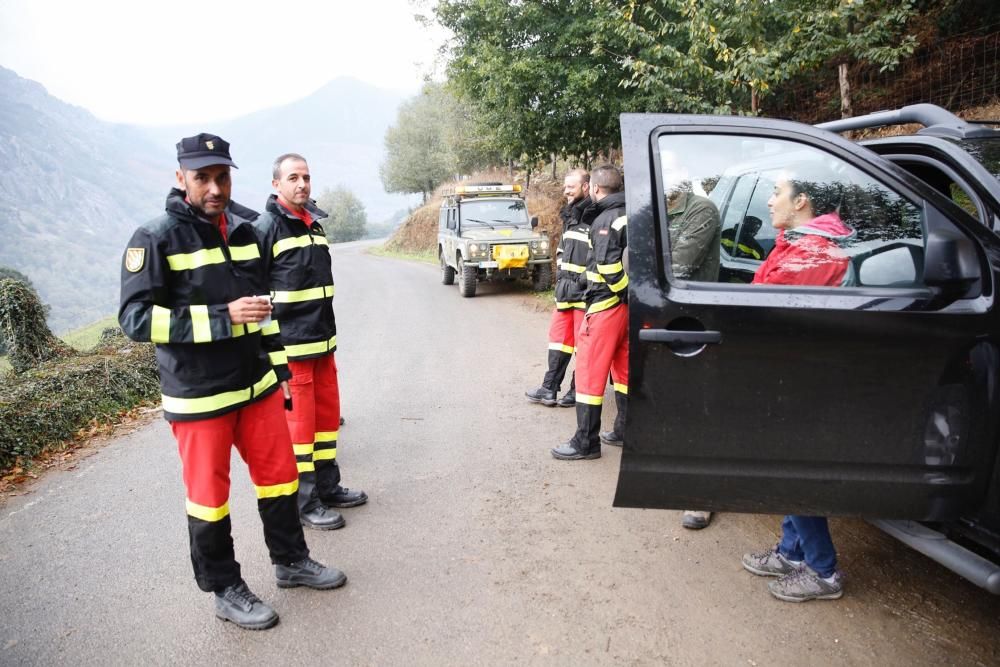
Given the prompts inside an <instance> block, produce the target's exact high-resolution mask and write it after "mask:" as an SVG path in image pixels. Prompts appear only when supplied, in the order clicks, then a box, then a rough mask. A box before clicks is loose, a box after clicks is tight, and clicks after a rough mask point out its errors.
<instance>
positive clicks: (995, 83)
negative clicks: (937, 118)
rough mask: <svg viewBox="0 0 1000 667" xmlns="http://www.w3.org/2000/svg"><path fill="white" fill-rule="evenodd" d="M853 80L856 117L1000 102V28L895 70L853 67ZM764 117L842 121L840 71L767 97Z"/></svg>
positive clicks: (931, 50)
mask: <svg viewBox="0 0 1000 667" xmlns="http://www.w3.org/2000/svg"><path fill="white" fill-rule="evenodd" d="M990 27H991V28H998V27H1000V26H990ZM849 79H850V84H851V97H852V107H853V114H854V115H855V116H858V115H861V114H866V113H871V112H874V111H881V110H883V109H894V108H898V107H901V106H904V105H907V104H917V103H919V102H930V103H932V104H937V105H938V106H941V107H944V108H945V109H948V110H950V111H961V110H964V109H968V108H970V107H975V106H983V105H987V104H991V103H995V102H997V101H1000V30H994V31H993V32H989V33H987V34H982V32H977V33H965V34H962V35H956V36H955V37H951V38H949V39H946V40H941V41H938V42H936V43H934V44H929V45H926V46H923V47H921V48H920V49H919V50H918V51H917V52H916V53H915V54H914V55H913V56H911V57H910V58H908V59H907V60H906V61H904V62H903V63H902V64H901V65H900V66H899V67H897V68H896V69H895V70H893V71H888V72H879V70H878V68H877V67H871V66H859V67H855V68H852V69H851V70H850V73H849ZM763 113H764V114H765V115H767V116H772V117H782V118H792V119H794V120H798V121H801V122H805V123H818V122H822V121H825V120H831V119H834V118H839V117H840V115H841V113H840V85H839V82H838V79H837V70H836V67H835V66H833V65H831V66H830V67H828V68H827V69H825V70H823V71H820V72H817V73H815V74H814V75H813V76H812V77H811V79H810V80H809V81H807V82H804V83H801V84H799V85H795V86H792V87H789V88H787V89H784V90H781V91H779V92H778V93H777V94H775V95H774V96H772V97H770V98H765V100H764V103H763ZM991 120H994V119H991Z"/></svg>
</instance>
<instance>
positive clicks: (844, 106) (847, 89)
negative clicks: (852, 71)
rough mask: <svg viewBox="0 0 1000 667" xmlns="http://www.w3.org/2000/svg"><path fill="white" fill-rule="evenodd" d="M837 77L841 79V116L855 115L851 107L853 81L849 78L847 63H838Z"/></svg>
mask: <svg viewBox="0 0 1000 667" xmlns="http://www.w3.org/2000/svg"><path fill="white" fill-rule="evenodd" d="M837 78H838V79H839V80H840V117H841V118H850V117H851V116H853V115H854V111H853V110H852V109H851V82H850V81H848V80H847V63H846V62H843V63H840V64H839V65H837Z"/></svg>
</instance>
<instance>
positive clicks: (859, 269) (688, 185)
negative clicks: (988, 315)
mask: <svg viewBox="0 0 1000 667" xmlns="http://www.w3.org/2000/svg"><path fill="white" fill-rule="evenodd" d="M658 157H659V173H660V174H661V176H662V179H661V180H662V182H661V184H660V185H661V188H662V191H661V192H660V193H659V196H661V197H663V198H664V199H661V201H664V200H665V201H666V202H667V207H666V209H667V210H666V214H665V215H663V214H661V220H660V230H661V235H662V236H664V237H666V238H665V241H666V244H665V245H667V246H668V247H669V260H670V267H671V271H670V274H669V275H668V278H683V279H686V280H694V281H706V282H713V281H724V282H729V281H734V282H751V281H753V282H757V283H765V284H785V285H813V286H828V287H853V286H879V287H915V286H919V285H921V284H922V274H923V254H924V232H923V229H924V222H923V212H922V210H921V208H920V207H918V206H915V205H914V204H913V203H911V202H910V201H908V200H907V199H905V198H903V197H902V196H900V195H899V194H898V193H896V192H894V191H893V190H892V189H891V188H889V187H888V186H886V185H885V184H883V183H881V182H879V181H878V180H877V179H874V178H872V177H871V176H869V175H868V174H866V173H864V172H862V171H861V170H860V169H857V168H856V167H854V166H852V165H851V164H849V163H847V162H845V161H844V160H842V159H840V158H839V157H836V156H834V155H831V154H829V153H826V152H825V151H822V150H819V149H816V148H813V147H810V146H805V145H802V144H799V143H796V142H792V141H787V140H783V139H774V138H759V137H748V136H738V135H706V134H690V135H684V134H669V135H663V136H661V137H660V138H659V156H658ZM755 278H756V279H755Z"/></svg>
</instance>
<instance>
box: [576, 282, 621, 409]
mask: <svg viewBox="0 0 1000 667" xmlns="http://www.w3.org/2000/svg"><path fill="white" fill-rule="evenodd" d="M621 302H622V300H621V299H619V298H618V296H617V295H616V296H613V297H611V298H610V299H605V300H604V301H598V302H597V303H592V304H590V308H588V309H587V314H588V315H589V314H590V313H599V312H601V311H602V310H607V309H608V308H614V307H615V306H617V305H618V304H619V303H621ZM576 400H580V399H579V394H577V399H576Z"/></svg>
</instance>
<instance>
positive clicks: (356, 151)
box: [0, 66, 413, 331]
mask: <svg viewBox="0 0 1000 667" xmlns="http://www.w3.org/2000/svg"><path fill="white" fill-rule="evenodd" d="M0 91H2V95H0V238H2V239H4V240H3V242H2V243H0V265H5V266H10V267H12V268H14V269H17V270H19V271H21V272H23V273H25V274H26V275H28V276H29V277H30V278H31V280H32V281H33V283H34V284H35V286H36V288H37V289H38V291H39V294H40V295H41V297H42V299H43V300H44V301H45V302H46V303H48V304H49V305H50V306H51V315H50V325H51V326H52V328H53V330H55V331H65V330H67V329H69V328H72V327H74V326H79V325H81V324H85V323H87V322H91V321H94V320H97V319H99V318H100V317H103V316H106V315H108V314H110V313H113V312H115V311H116V310H117V302H118V277H119V276H118V274H119V271H120V266H119V265H120V259H121V253H122V251H123V249H124V246H125V244H126V242H127V240H128V238H129V237H130V236H131V234H132V232H133V231H134V229H135V228H136V227H137V226H138V225H140V224H142V223H144V222H145V221H147V220H149V219H151V218H152V217H154V216H156V215H158V214H159V213H160V212H162V210H163V202H164V198H165V196H166V194H167V191H168V190H169V188H170V187H171V186H172V185H173V182H174V170H175V169H176V162H175V160H174V155H175V153H174V144H175V143H176V141H177V140H178V139H179V138H180V137H181V136H189V135H191V134H196V133H198V132H201V131H212V132H215V133H217V134H219V135H220V136H222V137H224V138H225V139H226V140H227V141H229V142H230V143H231V144H232V151H233V157H234V160H235V162H236V163H237V164H238V165H239V166H240V169H239V170H238V171H235V172H234V174H233V181H234V189H233V198H234V199H235V200H236V201H239V202H240V203H241V204H244V205H246V206H249V207H250V208H253V209H256V210H260V209H261V208H262V207H263V204H264V201H265V200H266V197H267V196H268V195H269V194H270V192H271V187H270V182H271V162H272V160H273V159H274V158H275V157H276V156H277V155H279V154H281V153H284V152H299V153H302V154H303V155H305V156H306V157H307V159H308V160H309V162H310V167H311V170H312V173H313V188H314V196H318V195H319V193H320V192H321V191H322V190H323V189H324V188H326V187H330V188H334V187H336V186H338V185H343V186H345V187H347V188H350V189H351V190H352V191H353V192H354V193H355V194H356V195H357V196H358V197H359V198H360V199H361V200H362V202H363V203H364V204H365V206H366V209H367V211H368V214H369V219H370V220H372V221H378V220H380V219H382V218H383V217H384V218H388V217H389V216H390V215H391V214H392V213H393V212H395V211H398V210H399V209H401V208H406V207H407V206H408V205H410V204H411V203H412V201H413V199H412V198H408V197H401V196H398V195H388V194H386V193H385V192H384V191H383V190H382V187H381V181H380V180H379V178H378V164H379V163H380V162H381V159H382V151H383V148H382V138H383V136H384V133H385V129H386V128H388V127H389V125H391V123H392V122H394V120H395V115H396V110H397V108H398V106H399V104H400V103H401V102H402V101H403V98H402V97H401V96H398V95H396V94H394V93H391V92H388V91H383V90H380V89H377V88H375V87H374V86H368V85H367V84H364V83H363V82H360V81H357V80H354V79H349V78H346V77H345V78H340V79H334V80H333V81H331V82H329V83H327V84H324V85H323V86H321V87H320V88H319V89H317V90H316V91H314V92H313V93H311V94H310V95H308V96H307V97H305V98H303V99H301V100H298V101H296V102H291V103H289V104H285V105H281V106H278V107H272V108H269V109H262V110H259V111H255V112H253V113H250V114H247V115H246V116H241V117H239V118H236V119H231V120H228V121H223V122H218V123H203V124H197V125H196V124H185V125H179V126H173V127H144V126H135V125H123V124H120V123H109V122H106V121H102V120H100V119H98V118H97V117H96V116H94V115H93V114H92V113H90V112H89V111H87V110H86V109H83V108H81V107H78V106H75V105H72V104H68V103H66V102H63V101H61V100H59V99H57V98H55V97H53V96H52V95H50V94H49V93H48V91H47V90H46V89H45V87H44V85H42V84H41V83H39V82H36V81H32V80H30V79H24V78H22V77H20V76H18V75H17V74H16V73H15V72H13V71H12V70H9V69H7V68H4V67H2V66H0Z"/></svg>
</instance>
